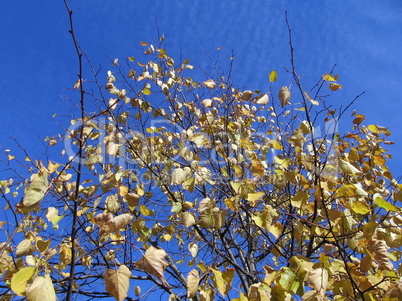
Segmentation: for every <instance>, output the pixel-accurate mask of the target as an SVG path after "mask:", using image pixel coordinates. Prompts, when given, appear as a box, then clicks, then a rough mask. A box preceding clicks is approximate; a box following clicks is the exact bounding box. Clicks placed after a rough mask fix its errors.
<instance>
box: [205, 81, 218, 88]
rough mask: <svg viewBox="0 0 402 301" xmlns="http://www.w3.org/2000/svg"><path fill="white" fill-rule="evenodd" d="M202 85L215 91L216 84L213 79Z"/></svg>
mask: <svg viewBox="0 0 402 301" xmlns="http://www.w3.org/2000/svg"><path fill="white" fill-rule="evenodd" d="M202 85H203V86H204V87H207V88H208V89H215V87H216V83H215V82H214V81H213V80H212V79H209V80H206V81H204V82H203V83H202Z"/></svg>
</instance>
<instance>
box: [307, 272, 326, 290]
mask: <svg viewBox="0 0 402 301" xmlns="http://www.w3.org/2000/svg"><path fill="white" fill-rule="evenodd" d="M307 279H308V280H309V281H310V283H311V286H312V288H313V289H314V290H316V291H317V292H319V293H320V294H321V295H322V296H324V294H325V291H326V290H327V286H328V271H327V270H326V269H324V268H318V269H315V270H311V271H309V272H308V273H307Z"/></svg>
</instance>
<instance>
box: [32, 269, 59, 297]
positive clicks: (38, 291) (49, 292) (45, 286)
mask: <svg viewBox="0 0 402 301" xmlns="http://www.w3.org/2000/svg"><path fill="white" fill-rule="evenodd" d="M26 297H27V301H44V300H46V301H56V300H57V297H56V292H55V290H54V286H53V282H52V279H51V278H50V276H49V275H45V276H38V277H36V278H35V279H34V281H33V283H32V284H31V286H30V287H29V289H28V290H27V293H26Z"/></svg>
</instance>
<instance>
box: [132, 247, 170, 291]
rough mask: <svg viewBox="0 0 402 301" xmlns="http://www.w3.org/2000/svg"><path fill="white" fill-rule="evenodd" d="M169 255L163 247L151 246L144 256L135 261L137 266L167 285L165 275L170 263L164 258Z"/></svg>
mask: <svg viewBox="0 0 402 301" xmlns="http://www.w3.org/2000/svg"><path fill="white" fill-rule="evenodd" d="M166 256H167V254H166V252H165V251H164V250H162V249H157V248H154V247H152V246H151V247H149V248H148V249H147V250H146V252H145V254H144V256H143V257H142V258H141V259H140V260H139V261H137V262H136V263H135V265H136V267H138V268H139V269H141V270H143V271H145V272H147V273H148V274H150V275H153V276H155V277H156V278H158V279H159V280H160V281H162V283H163V284H164V285H167V286H168V284H167V282H166V280H165V276H164V275H163V273H164V271H165V269H166V268H167V267H168V266H169V264H168V263H167V262H166V261H165V260H164V258H165V257H166Z"/></svg>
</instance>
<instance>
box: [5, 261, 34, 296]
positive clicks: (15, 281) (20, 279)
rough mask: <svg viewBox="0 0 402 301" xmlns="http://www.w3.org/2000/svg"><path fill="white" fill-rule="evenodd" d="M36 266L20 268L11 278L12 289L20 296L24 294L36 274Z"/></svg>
mask: <svg viewBox="0 0 402 301" xmlns="http://www.w3.org/2000/svg"><path fill="white" fill-rule="evenodd" d="M35 271H36V268H35V267H25V268H22V269H21V270H19V271H18V272H17V273H15V274H14V275H13V277H12V278H11V289H12V290H13V292H14V293H16V294H17V295H18V296H23V294H24V293H25V291H26V286H27V282H28V281H29V280H30V279H31V278H32V276H33V275H34V274H35Z"/></svg>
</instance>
